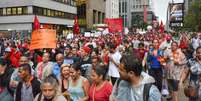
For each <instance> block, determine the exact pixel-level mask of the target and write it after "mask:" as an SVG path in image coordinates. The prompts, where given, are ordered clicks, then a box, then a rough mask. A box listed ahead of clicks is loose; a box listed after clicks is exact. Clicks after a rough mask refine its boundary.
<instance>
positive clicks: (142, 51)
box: [134, 49, 147, 61]
mask: <svg viewBox="0 0 201 101" xmlns="http://www.w3.org/2000/svg"><path fill="white" fill-rule="evenodd" d="M134 52H135V53H134V54H136V57H137V58H138V59H139V60H140V61H142V60H143V58H144V55H145V53H146V52H147V50H145V49H136V50H134Z"/></svg>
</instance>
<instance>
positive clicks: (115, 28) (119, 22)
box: [105, 18, 123, 33]
mask: <svg viewBox="0 0 201 101" xmlns="http://www.w3.org/2000/svg"><path fill="white" fill-rule="evenodd" d="M105 23H106V24H107V25H108V29H109V32H110V33H116V32H123V19H122V18H115V19H105Z"/></svg>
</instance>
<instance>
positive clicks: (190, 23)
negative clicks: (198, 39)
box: [184, 0, 201, 32]
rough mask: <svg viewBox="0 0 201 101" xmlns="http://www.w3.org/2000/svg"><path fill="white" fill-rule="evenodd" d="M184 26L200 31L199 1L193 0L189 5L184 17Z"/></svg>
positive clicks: (200, 10)
mask: <svg viewBox="0 0 201 101" xmlns="http://www.w3.org/2000/svg"><path fill="white" fill-rule="evenodd" d="M184 27H185V28H188V29H190V30H191V31H196V32H200V31H201V3H200V1H197V0H194V1H193V2H192V4H191V6H190V7H189V10H188V12H187V15H186V16H185V17H184Z"/></svg>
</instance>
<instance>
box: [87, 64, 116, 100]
mask: <svg viewBox="0 0 201 101" xmlns="http://www.w3.org/2000/svg"><path fill="white" fill-rule="evenodd" d="M106 73H107V67H106V66H105V65H97V66H96V67H95V68H94V69H93V70H92V74H91V78H92V81H93V83H92V85H91V87H90V90H89V99H90V101H109V96H110V95H111V93H112V84H111V83H109V82H108V81H107V80H105V77H106Z"/></svg>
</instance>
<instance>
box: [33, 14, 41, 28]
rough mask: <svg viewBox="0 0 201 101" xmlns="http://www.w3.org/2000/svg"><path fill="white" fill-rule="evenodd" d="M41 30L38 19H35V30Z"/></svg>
mask: <svg viewBox="0 0 201 101" xmlns="http://www.w3.org/2000/svg"><path fill="white" fill-rule="evenodd" d="M37 29H40V22H39V20H38V17H37V16H35V17H34V30H37Z"/></svg>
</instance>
